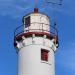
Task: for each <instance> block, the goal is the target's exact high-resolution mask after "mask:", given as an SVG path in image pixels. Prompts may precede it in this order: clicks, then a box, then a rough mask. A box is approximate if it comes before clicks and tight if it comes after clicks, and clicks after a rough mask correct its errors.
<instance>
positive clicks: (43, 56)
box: [41, 49, 49, 61]
mask: <svg viewBox="0 0 75 75" xmlns="http://www.w3.org/2000/svg"><path fill="white" fill-rule="evenodd" d="M48 53H49V51H48V50H45V49H41V60H42V61H48V57H49V56H48Z"/></svg>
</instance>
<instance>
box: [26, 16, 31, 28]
mask: <svg viewBox="0 0 75 75" xmlns="http://www.w3.org/2000/svg"><path fill="white" fill-rule="evenodd" d="M28 26H30V16H28V17H26V18H25V27H28Z"/></svg>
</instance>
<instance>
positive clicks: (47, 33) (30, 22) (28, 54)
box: [14, 8, 58, 75]
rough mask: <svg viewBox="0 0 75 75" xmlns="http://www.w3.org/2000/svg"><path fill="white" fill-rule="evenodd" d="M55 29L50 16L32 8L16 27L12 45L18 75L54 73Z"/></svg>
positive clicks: (46, 74) (56, 42) (56, 39)
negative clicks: (21, 24) (15, 50)
mask: <svg viewBox="0 0 75 75" xmlns="http://www.w3.org/2000/svg"><path fill="white" fill-rule="evenodd" d="M55 31H56V29H55V28H54V27H52V26H51V25H50V17H48V16H47V15H45V14H42V13H40V12H39V11H38V8H34V12H33V13H30V14H27V15H25V16H24V17H23V26H20V27H18V28H16V31H15V37H14V46H15V47H16V49H17V54H18V75H55V60H54V53H55V51H56V49H57V48H58V36H57V34H56V33H55Z"/></svg>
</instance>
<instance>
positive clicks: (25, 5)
mask: <svg viewBox="0 0 75 75" xmlns="http://www.w3.org/2000/svg"><path fill="white" fill-rule="evenodd" d="M42 1H43V0H39V3H38V7H39V9H40V11H41V12H45V13H46V14H48V15H49V16H51V20H53V8H52V6H51V5H50V6H48V5H47V7H42V6H41V2H42ZM34 5H35V4H34V1H33V0H30V1H28V0H0V75H17V54H16V50H15V48H14V46H13V38H14V30H15V28H16V27H18V26H20V25H22V21H21V20H22V16H24V15H25V14H27V13H28V12H32V11H33V7H34ZM55 12H56V18H57V27H58V31H59V43H60V46H59V48H58V50H57V52H56V53H55V57H56V58H55V60H56V62H55V63H56V68H55V69H56V75H75V1H74V0H63V6H61V7H58V8H55Z"/></svg>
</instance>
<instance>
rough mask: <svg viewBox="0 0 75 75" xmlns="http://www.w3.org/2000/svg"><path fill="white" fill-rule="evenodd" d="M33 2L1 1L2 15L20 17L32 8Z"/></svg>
mask: <svg viewBox="0 0 75 75" xmlns="http://www.w3.org/2000/svg"><path fill="white" fill-rule="evenodd" d="M32 6H33V4H32V2H31V1H30V2H28V1H27V0H24V1H23V0H21V1H15V0H0V15H2V16H5V15H9V16H11V17H18V16H20V15H22V14H23V12H25V11H26V9H29V8H30V7H32Z"/></svg>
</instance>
